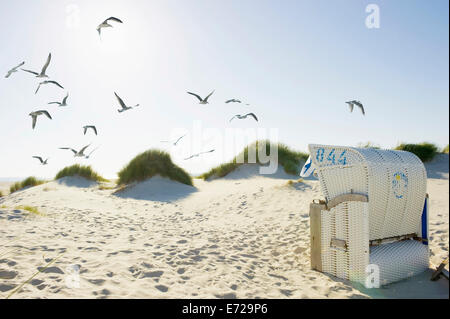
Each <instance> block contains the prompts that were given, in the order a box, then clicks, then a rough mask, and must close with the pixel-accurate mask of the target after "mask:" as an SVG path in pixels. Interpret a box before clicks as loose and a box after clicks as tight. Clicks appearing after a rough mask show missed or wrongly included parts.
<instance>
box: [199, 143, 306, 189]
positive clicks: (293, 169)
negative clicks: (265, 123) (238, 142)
mask: <svg viewBox="0 0 450 319" xmlns="http://www.w3.org/2000/svg"><path fill="white" fill-rule="evenodd" d="M264 144H265V148H266V149H265V154H266V155H268V154H270V148H271V145H272V142H270V141H268V140H266V141H256V142H254V143H252V144H250V145H248V146H247V147H245V148H244V150H243V151H242V152H241V153H239V155H238V156H236V157H235V158H234V159H233V160H231V161H230V162H228V163H224V164H222V165H219V166H217V167H214V168H212V169H211V170H209V171H208V172H206V173H204V174H202V175H200V176H199V178H202V179H204V180H206V179H208V178H211V177H224V176H226V175H228V174H229V173H231V172H232V171H234V170H235V169H237V168H238V167H239V166H241V165H242V164H245V163H248V162H249V160H248V154H249V150H252V151H254V152H255V153H256V163H258V164H261V161H260V159H259V148H260V147H261V146H262V145H264ZM277 146H278V164H279V165H281V166H283V168H284V171H285V172H286V173H288V174H293V175H298V174H299V172H300V164H301V162H302V161H306V159H307V158H308V154H305V153H301V152H297V151H293V150H292V149H290V148H289V147H288V146H286V145H284V144H281V143H277ZM240 159H243V163H242V161H241V160H240Z"/></svg>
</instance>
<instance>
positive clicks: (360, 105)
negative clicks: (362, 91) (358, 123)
mask: <svg viewBox="0 0 450 319" xmlns="http://www.w3.org/2000/svg"><path fill="white" fill-rule="evenodd" d="M353 103H355V104H356V105H357V106H358V107H359V108H360V109H361V112H362V114H363V115H366V112H364V106H363V105H362V103H361V102H360V101H354V102H353Z"/></svg>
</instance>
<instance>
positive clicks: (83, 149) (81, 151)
mask: <svg viewBox="0 0 450 319" xmlns="http://www.w3.org/2000/svg"><path fill="white" fill-rule="evenodd" d="M90 145H91V144H89V145H86V146H85V147H83V148H82V149H81V150H80V152H79V153H80V154H82V153H83V152H84V151H85V150H86V149H87V148H88V147H89V146H90Z"/></svg>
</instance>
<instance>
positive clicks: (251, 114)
mask: <svg viewBox="0 0 450 319" xmlns="http://www.w3.org/2000/svg"><path fill="white" fill-rule="evenodd" d="M247 116H251V117H253V118H254V119H255V121H256V122H258V118H257V117H256V115H255V114H254V113H248V114H245V115H240V114H237V115H235V116H233V117H232V118H231V120H230V122H231V121H232V120H233V119H234V118H238V119H240V120H242V119H245V118H247Z"/></svg>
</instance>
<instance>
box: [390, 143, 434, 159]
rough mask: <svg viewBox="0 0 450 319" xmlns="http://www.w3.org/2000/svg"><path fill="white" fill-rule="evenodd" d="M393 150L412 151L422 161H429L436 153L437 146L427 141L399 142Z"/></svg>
mask: <svg viewBox="0 0 450 319" xmlns="http://www.w3.org/2000/svg"><path fill="white" fill-rule="evenodd" d="M395 150H400V151H407V152H411V153H414V154H415V155H417V157H419V158H420V160H421V161H422V162H429V161H431V160H432V159H433V158H434V157H435V156H436V154H437V153H439V148H438V147H437V146H436V145H435V144H433V143H428V142H423V143H419V144H403V143H402V144H400V145H398V146H397V147H396V148H395Z"/></svg>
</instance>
